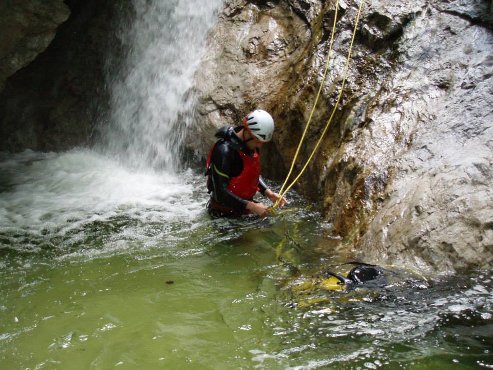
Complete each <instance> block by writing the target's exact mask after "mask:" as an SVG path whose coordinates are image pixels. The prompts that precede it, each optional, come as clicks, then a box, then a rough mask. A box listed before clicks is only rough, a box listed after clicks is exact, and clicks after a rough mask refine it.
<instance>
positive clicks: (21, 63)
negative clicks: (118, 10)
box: [0, 0, 115, 152]
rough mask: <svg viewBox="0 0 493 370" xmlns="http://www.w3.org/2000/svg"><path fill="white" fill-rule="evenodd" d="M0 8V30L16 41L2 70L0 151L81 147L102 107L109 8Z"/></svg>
mask: <svg viewBox="0 0 493 370" xmlns="http://www.w3.org/2000/svg"><path fill="white" fill-rule="evenodd" d="M3 6H4V7H5V8H6V13H2V17H5V18H6V19H7V20H8V21H5V20H3V21H2V22H1V23H0V27H1V28H0V29H1V30H2V34H5V35H7V34H8V32H9V31H10V30H11V28H10V26H9V25H10V24H11V25H12V26H11V27H12V28H14V29H13V30H12V31H13V32H14V35H15V36H14V37H13V39H12V40H11V41H9V43H8V46H9V47H8V48H7V50H10V51H9V52H8V53H7V55H5V56H4V57H5V58H4V59H2V61H1V63H0V70H1V71H2V72H1V73H2V75H1V76H0V81H1V78H2V77H3V78H7V77H8V79H7V80H6V81H5V83H4V86H3V90H2V88H1V86H0V151H13V152H17V151H22V150H25V149H32V150H43V151H51V150H53V151H57V150H66V149H70V148H73V147H74V146H80V145H84V144H87V143H88V142H89V141H90V138H91V135H92V132H93V130H94V126H95V124H96V120H97V119H98V117H99V116H100V113H101V112H102V111H104V104H105V101H106V100H107V99H106V97H105V95H106V94H107V93H106V91H105V74H104V68H105V64H106V61H105V57H106V54H107V50H108V48H109V46H110V45H111V44H112V43H111V37H112V35H113V34H112V32H110V30H111V29H112V22H111V19H113V18H114V14H115V6H113V5H111V4H103V3H100V2H97V1H94V0H91V1H85V2H82V1H77V0H72V1H65V2H63V1H21V2H9V1H7V2H6V3H4V5H3ZM4 14H5V15H4ZM69 14H70V16H69ZM65 19H67V20H66V21H65V22H63V21H64V20H65ZM62 22H63V23H62ZM15 29H17V31H15ZM55 31H56V37H55ZM2 39H3V38H2ZM50 41H51V43H50ZM3 42H4V41H3ZM48 44H49V45H48ZM2 51H3V49H2ZM38 54H39V55H38ZM31 60H32V62H31ZM29 62H31V63H29ZM21 67H23V68H21Z"/></svg>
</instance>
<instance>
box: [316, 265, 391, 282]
mask: <svg viewBox="0 0 493 370" xmlns="http://www.w3.org/2000/svg"><path fill="white" fill-rule="evenodd" d="M348 264H352V265H356V266H355V267H353V268H352V269H351V271H349V273H348V274H347V277H344V276H342V275H340V274H336V273H334V272H331V271H326V272H325V275H326V276H334V277H335V278H337V279H339V281H340V283H339V284H340V285H345V286H346V287H351V286H354V285H356V284H363V283H366V282H369V281H372V280H376V279H378V278H379V277H383V272H384V271H383V268H381V267H380V266H377V265H370V264H368V263H363V262H348Z"/></svg>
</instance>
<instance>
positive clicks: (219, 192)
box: [206, 109, 286, 217]
mask: <svg viewBox="0 0 493 370" xmlns="http://www.w3.org/2000/svg"><path fill="white" fill-rule="evenodd" d="M242 123H243V124H242V125H241V126H237V127H232V126H226V127H222V128H221V129H219V130H218V131H217V133H216V135H215V136H216V137H217V138H218V141H217V142H216V143H215V144H214V146H213V147H212V149H211V151H210V153H209V157H208V159H207V163H206V175H207V189H208V191H209V193H210V194H211V199H210V200H209V203H208V204H207V210H208V212H209V214H210V215H211V216H212V217H224V216H233V217H234V216H241V215H245V214H254V215H257V216H260V217H265V216H268V215H269V211H270V209H269V207H268V206H267V205H265V204H264V203H260V202H256V201H254V200H253V197H254V196H255V194H256V193H257V192H260V193H261V194H262V195H264V196H265V197H267V198H268V199H270V200H271V201H272V202H276V201H278V200H279V206H280V207H283V206H284V205H285V204H286V200H285V199H284V198H283V197H281V196H280V195H279V194H277V193H275V192H273V191H272V190H271V189H269V187H268V186H267V184H266V183H265V182H264V180H263V179H262V177H261V176H260V148H261V147H262V146H263V145H264V144H265V143H267V142H269V141H270V140H271V139H272V134H273V133H274V120H273V119H272V116H271V115H270V114H269V113H267V112H266V111H264V110H260V109H257V110H254V111H253V112H251V113H249V114H248V115H247V116H246V117H245V118H244V119H243V122H242Z"/></svg>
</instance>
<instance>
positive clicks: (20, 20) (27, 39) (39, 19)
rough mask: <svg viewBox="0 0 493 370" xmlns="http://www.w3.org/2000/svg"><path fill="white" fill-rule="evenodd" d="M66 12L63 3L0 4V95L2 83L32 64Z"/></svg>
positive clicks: (59, 0)
mask: <svg viewBox="0 0 493 370" xmlns="http://www.w3.org/2000/svg"><path fill="white" fill-rule="evenodd" d="M69 14H70V12H69V9H68V7H67V6H66V5H65V4H64V2H63V0H37V1H36V0H34V1H33V0H18V1H3V2H2V3H1V4H0V30H1V31H2V32H1V33H0V91H1V90H2V89H3V85H4V82H5V80H6V79H7V78H8V77H10V76H11V75H13V74H14V73H15V72H17V71H18V70H19V69H21V68H23V67H25V66H26V65H28V64H29V63H30V62H32V61H33V60H34V59H35V58H36V57H37V56H38V54H39V53H41V52H42V51H44V50H45V49H46V47H47V46H48V45H49V44H50V42H51V41H52V40H53V38H54V37H55V32H56V29H57V27H58V26H59V25H60V24H61V23H63V22H64V21H65V20H67V18H68V16H69Z"/></svg>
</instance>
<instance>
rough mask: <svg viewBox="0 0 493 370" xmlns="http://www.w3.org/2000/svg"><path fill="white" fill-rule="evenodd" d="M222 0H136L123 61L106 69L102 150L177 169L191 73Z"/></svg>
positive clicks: (137, 163) (189, 111)
mask: <svg viewBox="0 0 493 370" xmlns="http://www.w3.org/2000/svg"><path fill="white" fill-rule="evenodd" d="M221 3H222V0H213V1H206V2H204V1H202V0H167V1H158V0H154V1H147V0H134V1H133V7H134V9H133V11H134V12H135V19H134V20H132V25H131V26H130V28H129V29H128V30H127V28H128V27H129V26H127V25H125V24H123V25H122V26H121V27H122V29H121V30H118V32H121V33H122V34H123V36H122V37H121V40H122V49H123V50H124V51H125V53H126V60H125V61H124V62H123V64H122V65H119V66H118V70H117V71H109V72H108V73H109V80H110V81H109V83H110V85H111V86H112V87H113V88H112V98H111V117H110V124H109V125H108V127H107V130H106V132H105V134H104V139H105V142H104V152H105V153H106V154H110V155H111V156H112V157H116V158H118V159H119V160H120V161H121V162H122V163H127V164H129V165H131V166H132V167H134V168H142V167H149V166H150V167H153V168H159V169H167V170H171V171H173V170H176V169H177V167H179V160H177V157H179V155H180V151H181V148H182V142H183V139H184V136H185V134H186V132H187V130H189V129H190V125H191V123H192V119H193V118H192V117H193V108H194V98H193V94H192V93H191V88H192V86H193V78H194V72H195V70H196V68H197V66H198V63H199V62H200V59H201V57H202V54H203V51H204V44H205V41H206V35H207V31H208V30H209V28H210V27H211V26H212V25H213V23H214V22H215V20H216V12H217V9H218V7H219V5H220V4H221Z"/></svg>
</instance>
